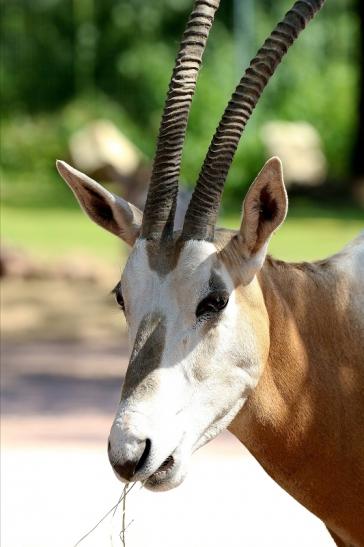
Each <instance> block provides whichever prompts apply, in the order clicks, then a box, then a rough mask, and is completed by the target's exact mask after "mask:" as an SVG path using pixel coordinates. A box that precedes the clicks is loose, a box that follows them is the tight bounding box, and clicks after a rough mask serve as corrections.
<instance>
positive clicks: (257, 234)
mask: <svg viewBox="0 0 364 547" xmlns="http://www.w3.org/2000/svg"><path fill="white" fill-rule="evenodd" d="M287 208H288V198H287V192H286V189H285V186H284V182H283V172H282V164H281V160H280V159H279V158H276V157H275V158H271V159H270V160H268V161H267V163H266V164H265V165H264V167H263V169H262V170H261V171H260V173H259V174H258V176H257V178H256V179H255V181H254V182H253V184H252V185H251V187H250V188H249V191H248V193H247V195H246V197H245V200H244V205H243V220H242V223H241V227H240V236H241V243H242V247H243V249H242V250H243V253H244V256H246V257H247V258H252V257H254V258H255V259H256V262H257V268H260V267H261V266H262V265H263V262H264V258H265V255H266V252H267V247H268V243H269V239H270V237H271V235H272V234H273V232H274V230H276V229H277V228H278V227H279V226H280V225H281V224H282V222H283V221H284V219H285V218H286V214H287Z"/></svg>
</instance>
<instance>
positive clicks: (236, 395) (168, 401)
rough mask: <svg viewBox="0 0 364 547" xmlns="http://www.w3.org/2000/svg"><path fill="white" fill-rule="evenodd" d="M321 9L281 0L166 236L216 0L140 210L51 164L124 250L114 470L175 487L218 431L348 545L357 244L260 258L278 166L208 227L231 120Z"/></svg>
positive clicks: (281, 198) (356, 453)
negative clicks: (233, 217)
mask: <svg viewBox="0 0 364 547" xmlns="http://www.w3.org/2000/svg"><path fill="white" fill-rule="evenodd" d="M323 3H324V0H299V1H298V2H296V3H295V4H294V6H293V7H292V9H291V10H290V11H289V12H288V13H287V14H286V16H285V17H284V19H283V20H282V21H281V22H280V23H279V24H278V25H277V26H276V28H275V29H274V31H273V32H272V34H271V35H270V36H269V38H268V39H267V40H266V41H265V43H264V45H263V47H262V48H261V49H260V50H259V51H258V53H257V56H256V57H255V58H254V59H253V61H252V62H251V64H250V66H249V68H248V69H247V70H246V72H245V74H244V76H243V78H242V79H241V80H240V83H239V84H238V86H237V88H236V90H235V92H234V94H233V96H232V98H231V100H230V102H229V104H228V106H227V108H226V110H225V112H224V114H223V117H222V119H221V122H220V124H219V126H218V128H217V130H216V133H215V135H214V137H213V139H212V142H211V145H210V147H209V150H208V153H207V156H206V159H205V161H204V164H203V167H202V169H201V172H200V175H199V178H198V181H197V185H196V187H195V190H194V193H193V197H192V199H191V202H190V204H189V207H188V210H187V213H186V216H185V220H184V225H183V229H182V230H181V231H178V232H176V231H174V230H173V221H174V212H175V207H176V196H177V191H178V179H179V171H180V161H181V154H182V146H183V141H184V136H185V131H186V126H187V118H188V114H189V109H190V104H191V101H192V96H193V93H194V90H195V84H196V80H197V75H198V71H199V68H200V64H201V58H202V53H203V50H204V47H205V44H206V40H207V36H208V33H209V30H210V27H211V25H212V22H213V18H214V14H215V11H216V9H217V8H218V4H219V0H196V1H195V4H194V7H193V11H192V14H191V16H190V18H189V21H188V24H187V27H186V30H185V32H184V35H183V38H182V42H181V46H180V51H179V53H178V55H177V59H176V64H175V67H174V70H173V75H172V79H171V82H170V85H169V90H168V95H167V99H166V104H165V109H164V113H163V117H162V122H161V127H160V132H159V137H158V143H157V152H156V156H155V160H154V166H153V172H152V176H151V182H150V187H149V193H148V197H147V202H146V207H145V211H144V214H142V213H141V211H139V210H138V209H137V208H136V207H135V206H133V205H132V204H130V203H127V202H126V201H125V200H123V199H121V198H120V197H118V196H116V195H114V194H112V193H110V192H109V191H107V190H106V189H105V188H103V187H102V186H100V185H99V184H98V183H96V182H94V181H93V180H91V179H90V178H88V177H87V176H85V175H83V174H82V173H80V172H78V171H76V170H75V169H73V168H72V167H70V166H69V165H67V164H65V163H63V162H58V164H57V165H58V169H59V172H60V174H61V175H62V177H63V178H64V179H65V180H66V182H67V183H68V184H69V186H70V187H71V189H72V191H73V192H74V194H75V196H76V198H77V199H78V201H79V203H80V205H81V207H82V208H83V210H84V211H85V212H86V213H87V214H88V215H89V216H90V217H91V219H92V220H94V221H95V222H96V223H98V224H99V225H100V226H102V227H103V228H106V229H107V230H109V231H110V232H112V233H114V234H115V235H117V236H119V237H120V238H121V239H123V240H124V241H125V242H126V243H128V244H129V245H130V246H132V250H131V253H130V256H129V259H128V261H127V264H126V267H125V270H124V272H123V274H122V278H121V281H120V282H119V283H118V284H117V286H116V288H115V296H116V300H117V302H118V304H119V305H120V307H121V308H122V309H123V310H124V313H125V317H126V320H127V323H128V329H129V337H130V344H131V347H132V351H131V357H130V363H129V367H128V370H127V373H126V377H125V381H124V384H123V389H122V395H121V401H120V405H119V407H118V410H117V414H116V418H115V420H114V423H113V425H112V428H111V433H110V437H109V458H110V462H111V465H112V466H113V468H114V471H115V473H116V475H117V476H118V477H119V478H120V479H122V480H124V481H144V482H145V484H146V486H147V487H148V488H150V489H151V490H166V489H169V488H172V487H174V486H177V485H178V484H180V483H181V481H182V480H183V479H184V477H185V475H186V472H187V466H188V461H189V460H190V456H191V454H192V452H194V451H195V450H196V449H198V448H199V447H201V446H202V445H204V444H205V443H207V442H208V441H209V440H210V439H212V438H213V437H215V436H216V435H217V434H218V433H219V432H220V431H221V430H223V429H224V428H226V427H228V428H229V430H230V431H232V433H233V434H234V435H236V437H237V438H238V439H239V440H241V442H243V443H244V444H245V445H246V446H247V447H248V449H249V450H250V451H251V452H252V453H253V454H254V455H255V457H256V458H257V459H258V461H259V462H260V463H261V464H262V466H263V467H264V469H265V470H266V471H267V472H268V473H269V474H270V475H271V476H272V477H273V479H274V480H276V481H277V482H278V483H279V484H280V485H281V486H282V487H283V488H284V489H286V490H287V492H289V493H290V494H291V495H292V496H293V497H294V498H296V499H297V500H298V501H299V502H301V503H302V504H303V505H304V506H305V507H307V508H308V509H309V510H310V511H312V512H313V513H315V514H316V515H317V516H318V517H319V518H321V519H322V520H323V522H324V523H325V524H326V526H327V527H328V528H329V530H330V532H331V534H332V536H333V537H334V538H335V540H336V541H337V543H338V545H350V544H353V545H364V362H363V361H364V350H363V347H364V291H363V275H364V245H363V243H364V237H361V238H358V239H357V240H356V241H354V242H353V243H352V244H351V245H349V246H348V247H346V248H345V249H344V250H343V251H341V252H340V253H339V254H337V255H335V256H333V257H332V258H330V259H328V260H324V261H321V262H315V263H310V264H309V263H303V264H289V263H284V262H281V261H276V260H273V259H272V258H271V257H269V256H267V254H266V253H267V247H268V243H269V239H270V237H271V235H272V234H273V232H274V230H276V229H277V228H278V227H279V226H280V224H281V223H282V222H283V221H284V219H285V216H286V212H287V194H286V191H285V187H284V183H283V176H282V166H281V163H280V160H279V159H278V158H272V159H270V160H269V161H268V162H267V163H266V164H265V165H264V167H263V169H262V170H261V171H260V173H259V174H258V176H257V178H256V179H255V181H254V182H253V184H252V186H251V187H250V189H249V191H248V193H247V195H246V197H245V201H244V205H243V219H242V223H241V227H240V230H239V231H237V232H235V231H227V230H222V229H215V223H216V219H217V214H218V209H219V204H220V199H221V194H222V191H223V187H224V182H225V179H226V176H227V173H228V170H229V166H230V164H231V161H232V158H233V156H234V153H235V151H236V148H237V146H238V143H239V139H240V136H241V134H242V132H243V130H244V127H245V125H246V123H247V121H248V119H249V117H250V115H251V113H252V111H253V109H254V107H255V105H256V103H257V101H258V99H259V97H260V95H261V93H262V91H263V89H264V88H265V86H266V84H267V82H268V80H269V78H270V77H271V76H272V74H273V72H274V70H275V68H276V67H277V65H278V64H279V62H280V61H281V59H282V57H283V55H284V54H285V53H286V51H287V49H288V47H289V46H290V45H291V44H292V43H293V42H294V40H295V39H296V38H297V36H298V34H299V32H300V31H301V30H302V29H303V28H304V27H305V25H306V23H308V21H309V20H310V19H311V18H312V17H313V16H314V14H315V13H316V12H317V11H318V10H319V9H320V8H321V6H322V5H323ZM328 92H329V90H328Z"/></svg>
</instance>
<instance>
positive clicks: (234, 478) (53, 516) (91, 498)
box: [0, 0, 364, 547]
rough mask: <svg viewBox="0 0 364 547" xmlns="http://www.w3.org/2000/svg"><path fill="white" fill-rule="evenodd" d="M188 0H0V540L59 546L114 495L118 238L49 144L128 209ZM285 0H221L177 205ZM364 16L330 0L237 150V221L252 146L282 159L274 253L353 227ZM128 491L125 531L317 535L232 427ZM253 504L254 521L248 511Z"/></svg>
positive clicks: (314, 248)
mask: <svg viewBox="0 0 364 547" xmlns="http://www.w3.org/2000/svg"><path fill="white" fill-rule="evenodd" d="M191 4H192V1H191V0H154V1H153V2H145V1H142V0H103V1H102V2H101V1H97V0H32V2H28V1H26V0H12V1H4V2H3V3H2V18H1V23H0V24H1V36H2V45H1V82H0V84H1V96H2V121H1V197H2V203H1V232H2V243H1V261H0V272H1V276H2V288H1V309H2V313H1V322H2V344H1V351H2V371H1V374H2V453H3V457H2V476H3V480H2V497H3V501H4V503H2V510H3V511H4V515H3V523H4V525H3V526H2V540H3V541H2V544H3V545H5V546H8V547H19V546H26V547H31V546H34V547H35V546H36V547H42V546H47V547H49V546H50V545H52V546H53V545H54V546H56V545H60V546H61V545H62V546H64V545H72V544H74V543H75V542H76V540H77V539H78V538H79V537H80V536H81V535H82V534H83V533H84V532H85V531H86V530H87V529H88V528H91V527H92V526H93V525H94V524H95V523H96V522H97V520H98V519H99V518H100V517H101V516H102V514H103V512H106V511H107V509H108V508H110V507H111V506H112V505H113V504H114V503H115V502H116V500H117V498H118V496H119V495H120V490H121V487H120V484H118V483H117V481H116V479H115V478H114V477H113V476H112V472H111V470H110V469H109V464H108V462H107V456H106V450H105V446H106V440H107V436H108V432H109V428H110V425H111V421H112V419H113V414H114V411H115V408H116V405H117V402H118V399H119V393H120V386H121V381H122V376H123V374H124V372H125V368H126V365H127V359H128V348H127V344H126V335H125V325H124V323H123V319H122V317H121V315H120V312H119V310H118V309H117V307H116V306H115V304H114V301H113V298H112V297H111V296H110V291H111V289H112V288H113V286H114V285H115V284H116V282H117V281H118V279H119V276H120V270H121V268H122V265H123V263H124V262H125V259H126V257H127V253H128V249H127V248H126V246H124V245H123V244H122V243H119V242H118V241H117V240H115V239H114V238H113V236H111V235H109V234H107V233H103V232H102V230H101V229H100V228H98V227H96V226H94V225H93V224H92V223H91V222H90V221H89V220H88V219H86V217H85V216H84V215H83V214H82V213H81V212H80V210H79V208H78V205H77V204H76V202H75V200H74V198H73V196H72V194H71V193H70V191H69V190H68V188H67V187H66V186H65V184H64V183H63V182H62V181H61V180H60V178H59V176H58V174H57V173H56V170H55V159H56V158H59V159H64V160H66V161H69V162H70V163H71V164H72V165H74V166H75V167H77V168H79V169H80V170H82V171H84V172H86V173H87V174H89V175H91V176H93V177H94V178H96V179H97V180H98V181H100V182H102V183H104V184H105V185H106V186H107V187H108V188H110V189H111V190H113V191H115V192H116V193H119V194H120V195H122V196H124V197H125V198H126V199H128V200H129V201H132V202H133V203H136V204H138V205H139V206H140V207H142V206H143V204H144V200H145V196H146V189H147V184H148V180H149V174H150V169H151V162H152V158H153V153H154V148H155V141H156V136H157V132H158V127H159V121H160V115H161V111H162V107H163V103H164V98H165V93H166V89H167V86H168V82H169V78H170V74H171V70H172V66H173V61H174V57H175V54H176V51H177V47H178V43H179V38H180V36H181V34H182V32H183V28H184V25H185V21H186V18H187V16H188V13H189V11H190V9H191ZM290 6H291V1H290V0H288V1H287V0H280V1H279V2H278V1H273V0H223V1H222V5H221V8H220V10H219V12H218V14H217V17H216V21H215V23H214V26H213V29H212V32H211V35H210V39H209V44H208V47H207V50H206V53H205V56H204V63H203V68H202V71H201V74H200V77H199V81H198V85H197V91H196V95H195V98H194V102H193V105H192V110H191V116H190V121H189V126H188V135H187V140H186V145H185V150H184V156H183V164H182V186H183V191H182V193H181V196H182V199H181V203H182V209H183V203H187V202H188V199H189V195H190V191H191V188H192V187H193V184H194V182H195V180H196V178H197V175H198V171H199V168H200V166H201V164H202V161H203V159H204V155H205V153H206V151H207V147H208V144H209V142H210V139H211V137H212V134H213V132H214V130H215V128H216V126H217V124H218V122H219V119H220V116H221V114H222V112H223V109H224V108H225V106H226V103H227V101H228V99H229V98H230V95H231V93H232V91H233V89H234V87H235V85H236V83H237V81H238V80H239V79H240V77H241V75H242V71H243V68H244V67H245V66H246V65H247V63H248V62H249V59H250V58H251V57H252V56H253V55H254V54H255V52H256V50H257V48H258V47H259V46H260V45H261V43H262V42H263V40H264V39H265V37H266V36H267V35H268V33H269V32H270V31H271V30H272V28H273V26H274V25H275V24H276V22H277V21H278V20H279V19H280V18H281V17H282V15H283V14H284V12H285V10H287V9H289V7H290ZM363 28H364V4H363V2H360V0H327V4H326V5H325V7H324V9H323V11H322V13H321V14H320V15H319V16H318V17H317V19H316V20H315V21H314V22H313V23H311V25H310V26H309V28H308V29H307V31H305V32H304V33H303V34H302V35H301V36H300V38H299V40H298V42H297V44H295V45H294V46H293V47H292V49H291V50H290V51H289V54H288V56H287V58H285V59H284V61H283V63H282V66H280V67H279V68H278V70H277V74H276V75H275V76H274V77H273V78H272V81H271V82H270V85H269V86H268V88H267V90H266V91H265V92H264V94H263V97H262V99H261V101H260V103H259V105H258V107H257V109H256V111H255V112H254V114H253V116H252V119H251V121H250V123H249V125H248V127H247V129H246V131H245V133H244V137H243V139H242V142H241V145H240V147H239V150H238V152H237V154H236V157H235V160H234V163H233V166H232V169H231V171H230V174H229V178H228V182H227V185H226V190H225V194H224V201H223V207H222V213H221V224H223V225H225V226H228V227H234V228H238V226H239V218H240V209H241V203H242V199H243V197H244V194H245V192H246V190H247V188H248V185H249V184H250V183H251V181H252V180H253V179H254V177H255V175H256V174H257V172H258V171H259V170H260V168H261V166H262V164H263V163H264V161H265V160H266V159H267V158H268V157H269V156H271V155H275V154H277V155H279V156H280V157H281V159H282V161H283V165H284V170H285V177H286V183H287V187H288V192H289V196H290V210H289V215H288V218H287V221H286V223H285V225H284V226H283V228H282V229H281V230H280V231H279V232H278V234H277V235H276V236H275V237H274V238H273V241H272V244H271V252H272V254H273V255H275V256H277V257H279V258H282V259H286V260H308V259H317V258H323V257H325V256H327V255H329V254H331V253H334V252H336V251H338V250H339V249H340V248H341V247H342V246H343V245H344V244H345V243H347V242H348V241H350V239H352V238H353V237H355V236H356V235H357V234H358V233H359V231H360V230H361V229H362V228H363V225H364V159H363V157H364V133H363V131H364V92H363V89H364V77H363V64H362V55H363V49H364V45H363ZM134 494H135V491H134V492H133V495H132V494H130V497H131V498H133V496H134V498H135V500H134V501H133V499H134V498H133V499H132V500H131V502H130V503H131V508H132V509H131V511H130V513H131V515H130V516H131V518H134V516H135V515H137V516H135V520H134V523H133V524H132V525H131V526H130V529H129V531H128V534H129V539H128V544H129V545H130V546H131V547H132V546H133V545H158V546H160V547H163V546H165V545H168V546H178V545H188V546H196V547H197V546H199V547H201V546H205V545H209V546H212V545H221V543H222V542H223V541H224V542H225V543H226V545H229V546H235V545H236V546H238V545H248V546H249V547H251V546H255V545H256V546H257V547H264V546H275V545H280V546H283V545H287V546H288V545H292V544H294V545H302V546H303V545H308V544H312V545H318V546H320V545H323V546H324V545H330V544H331V541H330V539H329V538H328V537H327V535H326V532H325V530H324V529H323V527H322V525H321V524H320V523H319V522H318V521H316V519H314V517H312V516H311V515H309V514H308V513H307V512H306V511H304V510H303V509H302V508H301V507H300V506H299V505H298V504H296V503H295V502H294V501H293V500H292V499H291V498H290V497H289V496H288V495H287V494H285V493H283V492H282V491H281V490H280V489H279V487H278V486H276V485H274V484H273V483H272V482H271V481H270V479H269V478H268V477H267V476H266V475H265V474H264V473H263V471H262V470H261V469H260V468H259V466H258V465H257V464H256V463H255V462H254V461H253V460H252V458H251V457H250V456H249V455H248V453H247V452H246V451H244V450H243V448H242V447H240V446H239V445H238V443H237V442H236V441H234V439H233V438H232V437H230V436H229V435H228V434H224V435H222V436H220V437H219V438H218V439H217V440H216V441H214V442H213V443H211V445H209V446H208V447H206V448H205V449H203V450H202V451H201V453H200V454H199V455H198V456H196V457H195V459H194V462H193V464H192V470H191V476H190V477H189V478H188V479H187V481H186V484H185V485H183V486H182V487H180V488H179V489H177V490H176V491H175V492H171V493H167V494H161V495H152V494H148V493H146V492H144V491H142V492H138V493H137V494H135V495H134ZM133 504H134V505H133ZM243 513H244V515H245V517H246V520H245V521H244V522H242V520H241V515H242V514H243ZM181 515H183V519H182V521H183V522H181ZM258 515H259V519H260V520H259V523H261V522H262V520H261V519H262V518H263V521H264V523H265V526H257V517H258ZM114 521H115V522H114V524H113V522H110V519H109V520H106V521H105V522H104V523H103V524H102V525H101V526H100V527H99V528H98V529H97V531H96V532H94V533H93V534H91V535H90V536H89V537H88V538H87V540H85V542H84V544H85V545H86V544H88V545H91V544H93V545H98V546H103V545H113V544H114V545H118V544H120V539H119V538H118V533H117V530H118V526H119V529H120V519H119V518H118V517H117V515H116V520H115V519H114ZM212 522H213V526H211V523H212ZM242 525H243V526H244V534H243V536H244V537H243V539H242V535H241V526H242ZM113 526H114V528H116V535H115V534H114V535H113V534H112V533H111V532H110V530H111V529H112V527H113ZM238 526H239V528H238ZM151 530H152V531H153V534H151ZM238 530H240V533H238ZM297 530H300V534H299V537H297ZM97 534H98V535H97ZM171 534H173V535H172V536H171ZM293 535H294V541H293ZM113 542H114V543H113Z"/></svg>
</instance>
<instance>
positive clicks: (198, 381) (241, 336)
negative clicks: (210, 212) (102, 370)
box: [58, 159, 286, 490]
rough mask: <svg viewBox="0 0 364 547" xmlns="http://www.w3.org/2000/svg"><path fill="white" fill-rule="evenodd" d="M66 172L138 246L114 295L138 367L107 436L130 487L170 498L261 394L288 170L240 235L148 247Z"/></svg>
mask: <svg viewBox="0 0 364 547" xmlns="http://www.w3.org/2000/svg"><path fill="white" fill-rule="evenodd" d="M58 167H59V170H60V173H61V174H62V176H63V177H64V178H65V180H66V181H67V182H68V184H69V185H70V186H71V188H72V190H73V191H74V193H75V194H76V196H77V198H78V200H79V202H80V204H81V206H82V207H83V209H84V210H85V211H86V212H87V213H88V215H89V216H90V217H91V218H92V219H93V220H94V221H96V222H97V223H98V224H100V225H102V226H103V227H105V228H107V229H109V230H111V231H112V232H113V233H117V234H118V235H120V236H121V237H122V238H123V239H124V240H125V241H127V242H128V243H129V244H132V245H133V248H132V251H131V254H130V256H129V259H128V261H127V264H126V267H125V269H124V272H123V274H122V277H121V280H120V282H119V283H118V284H117V286H116V287H115V290H114V292H115V297H116V300H117V302H118V303H119V305H120V307H121V308H122V309H123V312H124V313H125V317H126V321H127V325H128V332H129V341H130V361H129V366H128V369H127V372H126V376H125V380H124V384H123V388H122V394H121V400H120V404H119V407H118V410H117V414H116V417H115V420H114V423H113V425H112V428H111V433H110V437H109V459H110V462H111V464H112V466H113V468H114V471H115V473H116V474H117V476H118V477H119V478H120V479H122V480H126V481H129V480H132V481H136V480H140V481H145V484H146V486H147V487H149V488H152V489H159V490H161V489H167V488H171V487H173V486H176V485H178V484H179V483H180V482H181V481H182V480H183V478H184V476H185V474H186V470H187V467H188V462H189V459H190V456H191V454H192V453H193V451H194V450H196V449H197V448H199V447H200V446H202V445H203V444H205V443H206V442H207V441H209V440H210V439H212V438H213V437H215V436H216V435H217V434H218V433H219V432H220V431H221V430H223V429H224V428H226V427H227V426H228V425H229V423H230V422H231V421H232V419H233V418H234V417H235V415H236V414H237V413H238V412H239V410H240V409H241V408H242V407H243V405H244V402H245V401H246V399H247V397H248V396H249V393H250V392H251V390H252V389H254V387H255V386H256V384H257V382H258V379H259V376H260V373H261V371H262V369H263V367H264V363H265V362H266V359H267V355H268V351H269V323H268V317H267V312H266V308H265V305H264V299H263V295H262V292H261V290H260V285H259V282H258V280H257V277H256V273H257V272H258V271H259V269H260V267H261V266H262V263H263V261H264V257H265V252H266V247H267V242H268V240H269V237H270V235H271V233H272V231H273V230H274V228H275V227H277V225H278V224H280V223H281V222H282V220H283V218H284V215H285V212H286V194H285V191H284V186H283V180H282V173H281V167H280V162H279V161H278V160H276V159H272V160H270V161H269V162H268V163H267V164H266V165H265V167H264V168H263V170H262V171H261V172H260V174H259V175H258V177H257V179H256V180H255V182H254V184H253V185H252V187H251V189H250V191H249V192H248V194H247V197H246V199H245V202H244V218H243V222H242V226H241V229H240V232H237V233H232V232H227V231H222V230H221V231H220V230H217V231H216V233H215V236H214V240H213V241H210V242H209V241H203V240H202V241H200V240H194V239H187V240H185V239H184V238H183V232H182V233H174V234H172V235H171V236H170V237H169V238H168V239H162V240H157V241H155V240H148V239H146V238H144V237H142V236H141V235H140V232H141V227H142V213H141V212H140V211H139V210H138V209H136V208H135V207H133V206H132V205H130V204H128V203H127V202H125V201H124V200H122V199H121V198H118V197H116V196H114V195H113V194H111V193H110V192H108V191H107V190H105V189H104V188H103V187H101V186H100V185H99V184H97V183H96V182H94V181H92V180H91V179H89V178H88V177H86V176H85V175H82V174H81V173H79V172H78V171H76V170H75V169H73V168H71V167H70V166H67V165H66V164H64V163H59V164H58Z"/></svg>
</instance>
